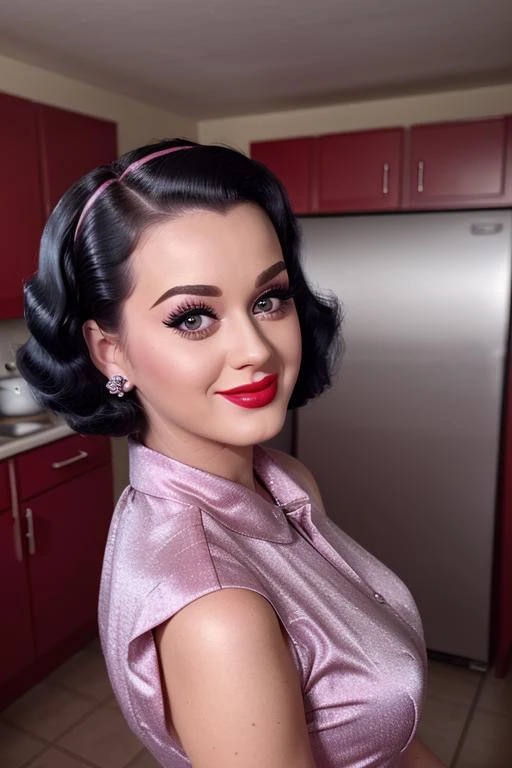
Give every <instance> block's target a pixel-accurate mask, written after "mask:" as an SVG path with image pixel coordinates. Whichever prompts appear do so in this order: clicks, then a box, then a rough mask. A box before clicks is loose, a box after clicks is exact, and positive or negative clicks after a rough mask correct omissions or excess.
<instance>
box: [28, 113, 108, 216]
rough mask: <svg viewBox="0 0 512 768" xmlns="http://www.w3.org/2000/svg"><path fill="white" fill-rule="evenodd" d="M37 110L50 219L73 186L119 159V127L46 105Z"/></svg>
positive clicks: (47, 207) (45, 191) (45, 195)
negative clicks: (80, 179) (117, 134)
mask: <svg viewBox="0 0 512 768" xmlns="http://www.w3.org/2000/svg"><path fill="white" fill-rule="evenodd" d="M37 110H38V123H39V128H40V137H41V157H42V176H43V192H44V198H45V204H46V205H45V207H46V210H45V214H46V216H48V215H49V214H50V213H51V211H52V209H53V208H54V207H55V205H56V204H57V202H58V201H59V199H60V198H61V197H62V195H63V194H64V192H65V191H66V189H68V187H70V186H71V184H73V183H74V182H75V181H77V180H78V179H79V178H80V177H81V176H83V175H84V174H85V173H87V172H88V171H90V170H92V169H93V168H95V167H96V166H97V165H102V164H103V163H110V162H111V161H112V160H114V159H115V158H116V157H117V137H116V124H115V123H112V122H110V121H109V120H99V119H98V118H96V117H89V116H87V115H79V114H77V113H76V112H68V111H67V110H64V109H57V108H56V107H47V106H45V105H43V104H39V105H37Z"/></svg>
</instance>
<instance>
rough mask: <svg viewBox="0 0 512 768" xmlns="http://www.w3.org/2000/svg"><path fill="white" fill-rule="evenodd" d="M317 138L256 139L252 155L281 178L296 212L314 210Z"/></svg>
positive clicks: (252, 146) (252, 145)
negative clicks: (314, 167) (314, 163)
mask: <svg viewBox="0 0 512 768" xmlns="http://www.w3.org/2000/svg"><path fill="white" fill-rule="evenodd" d="M314 144H315V139H313V138H307V139H283V140H279V141H255V142H253V143H252V144H251V157H252V159H253V160H259V162H260V163H263V164H264V165H266V166H267V168H269V169H270V170H271V171H272V172H273V173H275V175H276V176H277V178H278V179H279V180H280V181H282V183H283V184H284V186H285V187H286V191H287V192H288V197H289V198H290V203H291V206H292V208H293V211H294V213H296V214H299V213H311V211H312V210H313V209H312V194H313V162H314V149H315V147H314Z"/></svg>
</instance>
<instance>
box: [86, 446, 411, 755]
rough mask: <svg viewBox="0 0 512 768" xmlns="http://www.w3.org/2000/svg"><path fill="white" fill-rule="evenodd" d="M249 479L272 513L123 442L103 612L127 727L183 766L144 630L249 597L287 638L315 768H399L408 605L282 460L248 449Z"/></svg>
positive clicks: (244, 492) (240, 490)
mask: <svg viewBox="0 0 512 768" xmlns="http://www.w3.org/2000/svg"><path fill="white" fill-rule="evenodd" d="M254 470H255V473H256V474H257V476H258V477H259V478H260V479H261V481H262V482H263V484H264V485H265V486H266V488H267V489H268V490H269V491H270V493H271V494H272V496H273V497H274V499H275V500H276V504H271V503H270V502H268V501H266V500H265V499H263V498H262V497H261V496H259V495H258V494H256V493H254V492H252V491H250V490H248V489H247V488H245V487H243V486H241V485H239V484H237V483H234V482H232V481H230V480H226V479H224V478H221V477H218V476H216V475H212V474H209V473H207V472H204V471H202V470H198V469H194V468H192V467H190V466H187V465H185V464H181V463H180V462H178V461H175V460H173V459H169V458H167V457H166V456H163V455H162V454H159V453H156V452H154V451H152V450H150V449H148V448H146V447H145V446H143V445H141V444H140V443H137V442H135V441H131V442H130V481H131V485H130V486H129V487H128V488H127V489H126V490H125V491H124V493H123V495H122V497H121V499H120V501H119V503H118V506H117V508H116V511H115V513H114V517H113V520H112V525H111V529H110V534H109V539H108V544H107V548H106V553H105V560H104V566H103V575H102V583H101V592H100V605H99V621H100V634H101V641H102V646H103V651H104V654H105V658H106V661H107V667H108V671H109V675H110V679H111V682H112V685H113V688H114V691H115V694H116V697H117V699H118V702H119V705H120V707H121V709H122V711H123V713H124V716H125V718H126V720H127V722H128V724H129V726H130V728H131V729H132V730H133V731H134V733H135V734H136V735H137V736H138V737H139V738H140V740H141V741H142V742H143V744H144V745H145V746H146V747H147V749H148V750H149V751H150V752H151V753H152V754H153V755H154V756H155V758H156V759H157V760H158V761H159V762H160V763H161V765H162V766H165V767H166V768H185V767H186V766H187V767H189V766H190V765H191V763H190V761H189V760H188V758H187V756H186V754H185V753H184V752H183V750H182V749H181V748H180V746H179V744H178V742H177V741H176V740H175V739H174V738H173V737H172V735H170V732H169V730H168V729H167V727H166V723H165V713H164V701H163V692H162V687H161V683H160V674H159V666H158V658H157V653H156V649H155V643H154V639H153V633H152V630H153V628H154V627H156V626H158V625H159V624H161V623H162V622H164V621H166V619H169V618H170V617H171V616H173V614H175V613H176V612H177V611H179V610H180V609H181V608H183V607H184V606H186V605H187V604H189V603H191V602H192V601H193V600H196V599H197V598H199V597H201V596H202V595H206V594H208V593H209V592H213V591H215V590H218V589H225V588H228V587H229V588H232V587H234V588H240V589H250V590H254V591H255V592H258V593H259V594H261V595H263V597H265V598H266V599H267V600H268V601H269V602H270V603H271V605H272V606H273V607H274V609H275V611H276V614H277V615H278V616H279V619H280V621H281V623H282V626H283V627H284V628H285V630H286V633H287V639H288V643H289V647H290V651H291V653H292V656H293V659H294V662H295V664H296V667H297V671H298V674H299V676H300V680H301V684H302V692H303V697H304V709H305V713H306V721H307V728H308V732H309V737H310V741H311V746H312V751H313V755H314V757H315V765H316V766H317V768H377V767H378V768H399V767H400V766H401V765H402V758H403V753H404V750H405V749H406V747H407V746H408V744H409V743H410V741H411V739H412V738H413V736H414V733H415V730H416V727H417V724H418V719H419V715H420V710H421V703H422V696H423V691H424V683H425V673H426V657H425V646H424V640H423V633H422V627H421V621H420V618H419V616H418V612H417V610H416V606H415V604H414V601H413V599H412V597H411V595H410V593H409V591H408V590H407V588H406V587H405V586H404V584H403V583H402V582H401V581H400V580H399V579H398V578H397V576H395V575H394V574H393V573H392V572H391V571H390V570H389V569H388V568H386V567H385V566H384V565H382V564H381V563H380V562H378V561H377V560H376V559H375V558H374V557H373V556H372V555H370V554H369V553H368V552H366V551H365V550H364V549H362V548H361V547H360V546H359V545H358V544H356V543H355V542H354V541H353V540H352V539H351V538H350V537H349V536H347V535H346V534H345V533H343V532H342V531H341V530H340V529H339V528H338V527H337V526H336V525H335V524H334V523H333V522H332V521H331V520H330V519H329V518H328V517H327V516H326V515H325V513H324V512H323V511H321V510H320V509H318V508H317V507H316V506H315V504H314V502H313V501H312V499H311V498H310V496H309V494H308V491H307V489H306V488H303V487H301V485H300V483H299V482H298V480H297V479H296V478H293V477H291V476H290V474H289V473H288V472H285V471H284V470H283V469H282V468H281V466H280V464H279V458H278V454H275V453H274V452H271V451H268V450H265V449H263V448H261V447H256V448H255V456H254ZM170 730H171V731H172V724H171V728H170Z"/></svg>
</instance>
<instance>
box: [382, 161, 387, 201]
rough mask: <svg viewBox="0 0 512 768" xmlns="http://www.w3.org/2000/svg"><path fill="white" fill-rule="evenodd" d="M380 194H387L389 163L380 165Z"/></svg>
mask: <svg viewBox="0 0 512 768" xmlns="http://www.w3.org/2000/svg"><path fill="white" fill-rule="evenodd" d="M382 194H383V195H389V163H384V165H383V167H382Z"/></svg>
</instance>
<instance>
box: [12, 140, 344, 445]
mask: <svg viewBox="0 0 512 768" xmlns="http://www.w3.org/2000/svg"><path fill="white" fill-rule="evenodd" d="M185 145H192V148H191V149H188V150H187V151H176V152H173V153H171V154H166V155H163V156H159V157H156V158H154V159H152V160H149V161H148V162H147V163H145V164H142V165H140V166H137V165H136V166H135V167H134V168H133V169H130V170H129V171H128V172H127V173H126V174H125V175H124V176H123V178H122V179H121V180H120V176H121V175H122V174H123V171H125V169H126V168H128V166H130V165H131V164H133V163H135V161H137V160H140V159H141V158H143V157H145V156H146V155H149V154H150V153H153V152H158V151H160V150H163V149H167V148H171V147H179V146H185ZM108 180H114V181H113V183H111V184H110V185H108V186H106V187H105V189H104V190H103V191H102V192H101V194H99V195H98V197H97V199H95V201H94V202H93V204H92V205H90V208H88V209H87V211H86V214H85V216H84V217H83V218H82V220H81V222H80V226H79V228H78V230H77V224H78V221H79V219H80V216H81V214H82V212H83V210H84V206H85V205H86V202H87V201H88V200H89V199H90V196H91V195H92V194H93V193H94V192H95V191H96V190H98V188H99V187H100V185H102V184H104V183H105V182H107V181H108ZM239 203H254V204H256V205H258V206H259V207H260V208H261V209H263V211H265V213H266V214H267V216H268V217H269V219H270V220H271V222H272V224H273V226H274V228H275V231H276V233H277V236H278V238H279V241H280V244H281V248H282V251H283V256H284V261H285V263H286V266H287V269H288V273H289V277H290V284H291V286H292V289H293V290H294V293H295V295H294V299H295V303H296V307H297V312H298V316H299V322H300V328H301V334H302V346H303V355H302V363H301V367H300V371H299V375H298V380H297V383H296V386H295V389H294V391H293V393H292V397H291V400H290V403H289V408H296V407H299V406H301V405H304V404H305V403H306V402H307V401H308V400H310V399H312V398H314V397H316V396H317V395H319V394H320V393H321V392H322V391H323V390H324V389H326V387H328V386H329V384H330V380H331V375H332V369H333V365H334V363H335V361H336V358H337V356H338V351H339V348H340V337H339V326H340V318H341V315H340V307H339V304H338V301H337V299H336V298H335V297H334V296H328V295H326V296H321V295H318V294H316V293H314V292H313V291H312V290H311V288H310V287H309V286H308V284H307V283H306V280H305V277H304V274H303V271H302V268H301V266H300V262H299V243H300V237H299V229H298V225H297V222H296V220H295V217H294V216H293V214H292V212H291V209H290V205H289V202H288V198H287V195H286V192H285V190H284V189H283V187H282V185H281V184H280V183H279V181H278V180H277V179H276V178H275V176H274V175H273V174H272V173H271V172H270V171H269V170H268V169H267V168H265V166H263V165H262V164H260V163H258V162H255V161H253V160H250V159H249V158H247V157H246V156H245V155H243V154H241V153H240V152H237V151H235V150H233V149H229V148H227V147H223V146H206V145H200V144H195V143H194V142H190V141H184V140H181V139H176V140H168V141H163V142H159V143H158V144H152V145H150V146H145V147H141V148H139V149H137V150H134V151H132V152H129V153H127V154H125V155H123V156H122V157H121V158H120V159H119V160H118V161H116V162H114V163H112V164H110V165H106V166H101V167H99V168H96V169H95V170H93V171H91V172H90V173H88V174H87V175H86V176H84V177H83V178H81V179H80V180H79V181H78V182H76V184H74V185H73V186H72V187H71V188H70V189H69V190H68V191H67V192H66V193H65V194H64V196H63V197H62V198H61V200H60V201H59V203H58V204H57V206H56V207H55V209H54V211H53V212H52V214H51V215H50V217H49V219H48V222H47V224H46V227H45V229H44V232H43V236H42V239H41V248H40V256H39V269H38V272H37V273H36V274H35V275H34V276H33V277H32V278H30V279H29V280H28V281H27V283H26V285H25V318H26V321H27V325H28V329H29V331H30V334H31V335H30V337H29V339H28V341H27V342H26V343H25V344H24V345H23V346H22V347H21V348H20V349H19V351H18V353H17V365H18V368H19V370H20V372H21V374H22V376H23V377H24V378H25V379H26V380H27V381H28V383H29V385H30V387H31V388H32V391H33V393H34V395H35V396H36V398H37V399H38V401H39V402H40V403H41V405H42V406H43V407H44V408H48V409H49V410H51V411H53V412H55V413H58V414H61V415H62V416H63V417H64V418H65V419H66V421H67V422H68V423H69V425H70V426H71V427H72V428H73V429H74V430H76V431H77V432H80V433H83V434H103V435H110V436H122V435H129V434H134V433H137V432H140V431H141V430H143V428H144V424H145V421H144V413H143V411H142V408H141V406H140V404H139V402H138V400H137V394H136V392H135V391H132V392H129V393H127V394H126V395H125V396H124V397H123V398H118V397H113V396H112V395H110V394H109V393H108V391H107V389H106V388H105V384H106V378H105V376H104V375H103V374H102V373H101V372H100V371H99V370H98V369H97V368H96V367H95V366H94V365H93V363H92V361H91V358H90V356H89V351H88V349H87V346H86V344H85V341H84V338H83V334H82V326H83V323H84V322H85V321H86V320H88V319H94V320H96V322H97V323H98V325H99V326H100V328H102V329H103V330H105V331H108V332H111V333H115V332H117V331H119V329H120V324H121V315H122V307H123V301H124V300H125V299H126V298H127V297H128V296H129V294H130V292H131V290H132V287H133V286H132V275H131V270H130V255H131V254H132V253H133V250H134V249H135V247H136V246H137V242H138V240H139V238H140V236H141V233H142V232H143V231H144V230H145V229H146V228H147V227H150V226H151V225H152V224H156V223H158V222H161V221H163V220H165V219H168V218H169V217H172V216H177V215H180V214H182V213H185V212H186V211H188V210H192V209H195V210H197V209H198V208H199V209H206V210H212V211H217V212H226V211H227V210H229V209H230V208H232V207H233V206H235V205H237V204H239Z"/></svg>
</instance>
